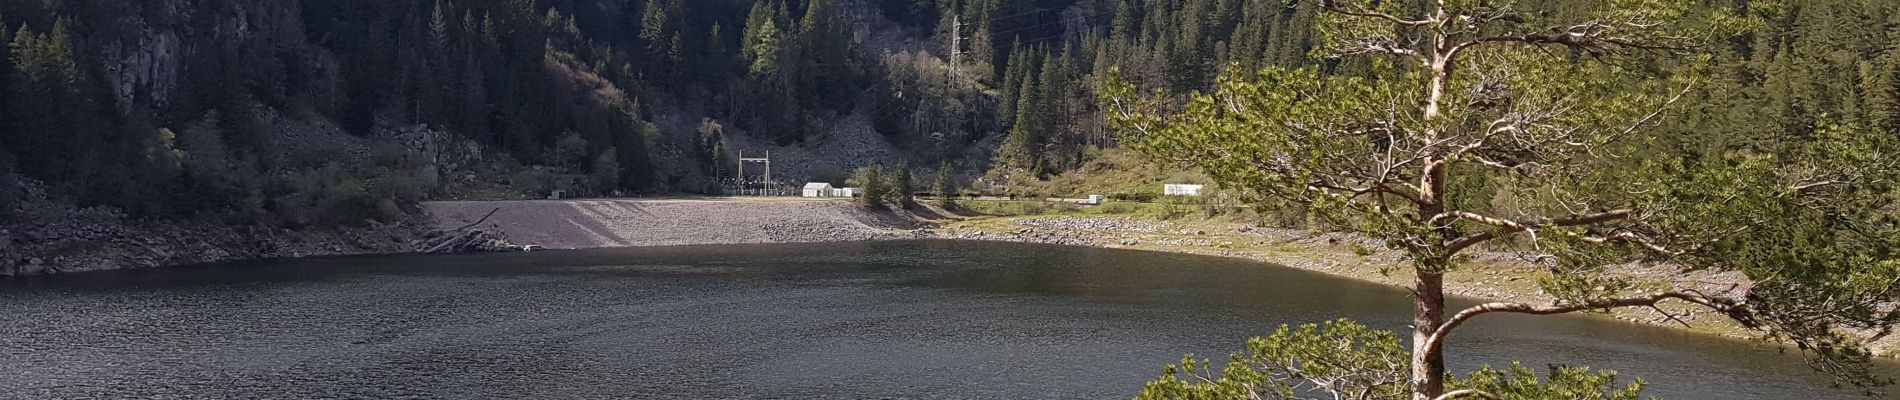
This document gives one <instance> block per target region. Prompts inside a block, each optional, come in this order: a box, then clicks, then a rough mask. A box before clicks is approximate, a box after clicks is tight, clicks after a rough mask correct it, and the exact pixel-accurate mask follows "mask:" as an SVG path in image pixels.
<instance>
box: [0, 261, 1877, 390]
mask: <svg viewBox="0 0 1900 400" xmlns="http://www.w3.org/2000/svg"><path fill="white" fill-rule="evenodd" d="M1409 304H1410V300H1409V299H1408V298H1407V297H1406V294H1405V292H1403V291H1401V290H1399V289H1394V288H1389V287H1383V286H1378V285H1372V284H1367V283H1361V282H1355V281H1350V280H1345V279H1340V278H1334V277H1330V276H1326V275H1321V274H1317V273H1311V272H1305V271H1298V270H1293V269H1288V268H1280V267H1275V266H1270V265H1264V264H1259V263H1251V262H1245V261H1238V260H1229V259H1221V258H1211V257H1199V256H1187V255H1173V254H1162V253H1149V252H1136V251H1121V250H1104V249H1091V248H1074V247H1056V246H1042V245H1024V244H1003V243H979V242H958V241H905V242H876V243H844V244H837V243H832V244H806V245H756V246H709V247H675V248H647V249H613V250H587V251H561V252H537V253H515V254H487V255H457V256H386V257H352V258H329V259H309V260H288V261H269V262H256V263H241V264H229V265H212V266H198V267H185V268H171V269H157V270H144V271H124V272H110V273H97V274H83V275H71V276H59V277H51V278H35V279H21V280H13V281H0V366H4V367H0V398H22V399H29V398H30V399H39V398H241V399H251V398H447V399H471V398H562V399H565V398H693V399H704V398H813V397H828V398H924V399H931V398H956V399H964V398H1085V399H1103V398H1127V397H1129V396H1132V395H1133V394H1134V393H1135V392H1136V391H1138V389H1139V388H1140V386H1141V384H1142V383H1143V382H1145V381H1147V380H1149V379H1153V378H1154V377H1155V376H1157V375H1158V374H1159V373H1160V371H1161V368H1162V367H1163V366H1164V365H1166V364H1168V363H1170V362H1174V361H1177V360H1179V359H1180V358H1181V356H1182V355H1183V354H1184V353H1194V354H1197V355H1202V356H1207V357H1212V358H1215V359H1217V360H1218V359H1224V358H1225V355H1226V354H1227V353H1229V352H1231V351H1233V350H1236V349H1239V348H1240V347H1241V344H1242V342H1243V341H1244V340H1245V339H1246V338H1247V337H1249V336H1252V335H1259V334H1264V333H1266V332H1268V331H1270V330H1271V329H1272V328H1273V327H1275V326H1277V325H1278V324H1282V323H1304V322H1316V321H1323V320H1326V319H1330V318H1336V317H1351V318H1355V319H1358V320H1360V321H1362V322H1365V323H1367V324H1370V325H1374V326H1377V327H1381V328H1387V329H1404V328H1405V326H1406V324H1407V322H1408V321H1409V320H1410V317H1409V315H1408V314H1409V310H1410V308H1409V307H1410V306H1409ZM1510 360H1521V361H1524V362H1525V364H1526V365H1530V366H1533V368H1534V369H1539V370H1541V367H1542V366H1543V365H1546V364H1548V363H1574V364H1583V365H1590V366H1593V367H1598V368H1604V369H1613V370H1617V371H1620V372H1622V373H1623V374H1624V376H1626V377H1642V378H1644V379H1646V380H1647V381H1649V382H1650V386H1649V390H1648V391H1647V392H1646V393H1647V394H1651V395H1657V396H1662V397H1664V398H1671V399H1795V398H1801V399H1815V398H1842V399H1850V398H1863V397H1859V396H1855V395H1854V393H1853V392H1851V391H1841V390H1835V389H1830V388H1828V387H1827V385H1826V380H1825V379H1822V378H1821V376H1820V375H1818V374H1817V373H1814V372H1811V371H1810V370H1809V369H1807V368H1806V367H1805V366H1803V365H1802V363H1801V360H1800V358H1799V357H1797V356H1795V355H1793V354H1781V353H1778V352H1777V351H1775V350H1773V349H1771V348H1763V347H1759V346H1755V345H1751V344H1749V343H1747V342H1740V341H1730V340H1722V339H1715V338H1709V337H1703V336H1696V335H1689V334H1684V333H1680V332H1675V331H1671V330H1666V329H1659V328H1651V327H1642V326H1636V325H1629V324H1622V323H1616V322H1609V321H1604V320H1596V319H1584V318H1570V317H1556V318H1553V317H1514V316H1506V317H1486V318H1483V319H1480V320H1478V321H1476V322H1474V323H1471V324H1468V325H1466V326H1465V327H1464V328H1463V329H1462V330H1461V331H1460V333H1459V334H1458V335H1456V336H1454V337H1453V340H1452V341H1451V343H1450V356H1449V361H1450V363H1451V364H1453V366H1454V368H1455V369H1459V370H1467V369H1470V368H1472V367H1474V366H1476V365H1479V364H1484V363H1492V364H1499V363H1508V362H1509V361H1510Z"/></svg>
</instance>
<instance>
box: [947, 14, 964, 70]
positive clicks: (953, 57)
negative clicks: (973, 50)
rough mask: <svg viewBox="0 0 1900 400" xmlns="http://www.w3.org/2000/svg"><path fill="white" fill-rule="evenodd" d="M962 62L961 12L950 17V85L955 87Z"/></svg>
mask: <svg viewBox="0 0 1900 400" xmlns="http://www.w3.org/2000/svg"><path fill="white" fill-rule="evenodd" d="M962 64H963V14H961V13H957V14H953V15H952V16H951V17H950V85H951V87H955V86H956V84H957V79H958V77H960V76H962V75H961V74H958V72H959V71H958V70H959V69H961V68H962Z"/></svg>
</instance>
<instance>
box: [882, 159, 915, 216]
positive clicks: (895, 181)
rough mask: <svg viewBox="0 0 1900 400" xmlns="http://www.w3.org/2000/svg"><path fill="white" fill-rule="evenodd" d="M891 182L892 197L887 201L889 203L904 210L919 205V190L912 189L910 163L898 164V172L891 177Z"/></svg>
mask: <svg viewBox="0 0 1900 400" xmlns="http://www.w3.org/2000/svg"><path fill="white" fill-rule="evenodd" d="M891 181H892V182H891V193H890V194H891V197H890V198H889V199H887V201H888V202H890V203H891V204H896V205H897V206H898V207H900V208H904V209H909V208H910V207H911V206H912V205H915V204H917V197H916V195H917V190H916V188H914V187H911V180H910V161H908V160H906V161H900V162H898V163H897V171H896V173H895V174H893V175H892V176H891Z"/></svg>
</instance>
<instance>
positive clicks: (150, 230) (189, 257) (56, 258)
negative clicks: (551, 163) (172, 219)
mask: <svg viewBox="0 0 1900 400" xmlns="http://www.w3.org/2000/svg"><path fill="white" fill-rule="evenodd" d="M420 234H421V231H420V229H418V228H417V227H415V224H413V223H411V224H404V223H394V224H373V225H371V226H365V227H358V228H334V229H321V230H289V229H270V228H264V227H257V226H233V225H226V224H221V223H216V222H184V223H152V222H119V221H105V222H65V223H53V224H33V225H16V226H11V227H8V228H6V229H0V276H34V275H53V274H67V273H78V272H91V271H108V270H120V269H137V268H153V267H164V266H175V265H189V264H202V263H216V262H228V261H244V260H258V259H270V258H301V257H312V256H329V255H358V254H386V253H402V252H407V251H409V249H410V247H411V245H412V244H411V243H412V242H413V241H414V240H416V238H417V237H419V236H420Z"/></svg>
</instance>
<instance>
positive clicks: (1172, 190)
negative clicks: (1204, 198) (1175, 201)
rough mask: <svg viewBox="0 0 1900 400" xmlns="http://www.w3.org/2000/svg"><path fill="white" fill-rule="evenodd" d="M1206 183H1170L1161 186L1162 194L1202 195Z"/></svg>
mask: <svg viewBox="0 0 1900 400" xmlns="http://www.w3.org/2000/svg"><path fill="white" fill-rule="evenodd" d="M1204 186H1206V185H1189V184H1181V183H1170V184H1167V185H1163V186H1162V187H1161V194H1162V195H1167V196H1200V195H1201V188H1202V187H1204Z"/></svg>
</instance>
